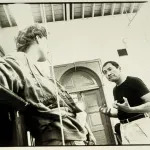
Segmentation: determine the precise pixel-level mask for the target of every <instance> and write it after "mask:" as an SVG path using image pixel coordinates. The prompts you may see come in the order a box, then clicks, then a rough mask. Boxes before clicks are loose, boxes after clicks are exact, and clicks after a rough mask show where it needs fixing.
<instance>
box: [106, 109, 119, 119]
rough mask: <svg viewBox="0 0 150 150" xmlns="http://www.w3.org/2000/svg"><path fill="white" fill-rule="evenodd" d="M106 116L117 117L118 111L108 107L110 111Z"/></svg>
mask: <svg viewBox="0 0 150 150" xmlns="http://www.w3.org/2000/svg"><path fill="white" fill-rule="evenodd" d="M108 116H109V117H113V118H117V117H118V112H117V111H113V110H112V109H110V112H109V114H108Z"/></svg>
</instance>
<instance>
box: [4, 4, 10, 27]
mask: <svg viewBox="0 0 150 150" xmlns="http://www.w3.org/2000/svg"><path fill="white" fill-rule="evenodd" d="M3 8H4V11H5V14H6V17H7V20H8V22H9V25H10V27H12V22H11V19H10V15H9V13H8V8H7V5H3Z"/></svg>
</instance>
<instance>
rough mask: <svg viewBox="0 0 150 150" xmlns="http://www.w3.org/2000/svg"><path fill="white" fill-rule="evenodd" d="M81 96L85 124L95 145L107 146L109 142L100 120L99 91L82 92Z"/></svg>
mask: <svg viewBox="0 0 150 150" xmlns="http://www.w3.org/2000/svg"><path fill="white" fill-rule="evenodd" d="M81 95H82V96H81V97H82V101H83V103H84V108H85V111H86V113H87V123H88V124H89V127H90V128H91V131H92V132H93V134H94V136H95V138H96V142H97V145H107V144H108V143H109V142H108V140H107V137H106V136H107V135H106V132H105V128H104V123H103V119H104V118H103V119H102V116H101V114H100V112H99V105H100V103H101V99H100V93H99V90H98V89H97V90H91V91H84V92H82V93H81Z"/></svg>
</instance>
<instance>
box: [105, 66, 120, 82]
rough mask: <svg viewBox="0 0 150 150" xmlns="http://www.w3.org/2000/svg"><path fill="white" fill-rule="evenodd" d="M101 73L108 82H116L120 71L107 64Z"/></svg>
mask: <svg viewBox="0 0 150 150" xmlns="http://www.w3.org/2000/svg"><path fill="white" fill-rule="evenodd" d="M103 73H104V75H105V76H106V78H107V79H108V80H109V81H111V82H117V81H118V80H119V79H120V75H121V69H120V67H119V68H116V67H115V66H113V65H112V64H111V63H108V64H107V65H106V66H104V67H103Z"/></svg>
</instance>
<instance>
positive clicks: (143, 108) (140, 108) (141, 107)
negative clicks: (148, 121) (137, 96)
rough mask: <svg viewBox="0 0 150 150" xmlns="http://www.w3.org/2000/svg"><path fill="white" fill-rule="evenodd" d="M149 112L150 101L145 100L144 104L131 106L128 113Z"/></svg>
mask: <svg viewBox="0 0 150 150" xmlns="http://www.w3.org/2000/svg"><path fill="white" fill-rule="evenodd" d="M147 112H150V102H147V103H145V104H142V105H139V106H135V107H131V111H130V113H147Z"/></svg>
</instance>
